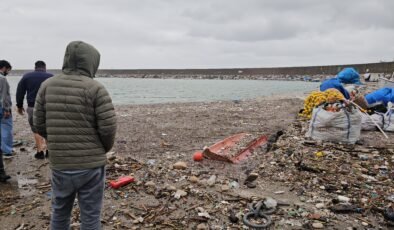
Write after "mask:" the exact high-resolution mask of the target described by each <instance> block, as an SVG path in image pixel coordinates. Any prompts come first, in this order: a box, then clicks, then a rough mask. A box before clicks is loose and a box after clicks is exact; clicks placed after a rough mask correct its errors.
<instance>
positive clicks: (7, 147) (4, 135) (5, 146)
mask: <svg viewBox="0 0 394 230" xmlns="http://www.w3.org/2000/svg"><path fill="white" fill-rule="evenodd" d="M13 141H14V135H13V133H12V115H10V116H9V117H8V118H4V117H2V119H1V151H2V152H3V154H11V153H12V143H13Z"/></svg>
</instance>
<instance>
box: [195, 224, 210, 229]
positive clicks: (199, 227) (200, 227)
mask: <svg viewBox="0 0 394 230" xmlns="http://www.w3.org/2000/svg"><path fill="white" fill-rule="evenodd" d="M206 229H209V227H208V225H206V224H204V223H201V224H199V225H197V230H206Z"/></svg>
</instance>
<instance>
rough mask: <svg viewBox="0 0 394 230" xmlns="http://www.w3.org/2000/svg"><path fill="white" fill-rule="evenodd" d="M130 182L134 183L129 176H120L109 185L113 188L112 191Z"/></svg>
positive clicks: (132, 178)
mask: <svg viewBox="0 0 394 230" xmlns="http://www.w3.org/2000/svg"><path fill="white" fill-rule="evenodd" d="M131 182H134V177H131V176H122V177H119V179H118V180H117V181H110V182H109V185H110V186H111V187H112V188H114V189H118V188H120V187H122V186H125V185H127V184H130V183H131Z"/></svg>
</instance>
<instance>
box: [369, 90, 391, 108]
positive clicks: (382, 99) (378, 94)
mask: <svg viewBox="0 0 394 230" xmlns="http://www.w3.org/2000/svg"><path fill="white" fill-rule="evenodd" d="M393 90H394V89H393V88H381V89H378V90H376V91H374V92H372V93H369V94H367V95H365V99H366V100H367V102H368V105H369V106H374V105H379V104H384V105H385V106H387V103H389V102H392V103H394V91H393Z"/></svg>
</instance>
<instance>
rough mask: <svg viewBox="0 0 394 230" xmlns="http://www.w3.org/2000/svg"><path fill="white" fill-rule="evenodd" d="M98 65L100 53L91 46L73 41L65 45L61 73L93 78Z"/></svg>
mask: <svg viewBox="0 0 394 230" xmlns="http://www.w3.org/2000/svg"><path fill="white" fill-rule="evenodd" d="M99 64H100V53H99V52H98V51H97V50H96V48H94V47H93V46H92V45H89V44H88V43H85V42H82V41H73V42H70V44H68V45H67V48H66V54H65V55H64V61H63V68H62V70H63V73H64V74H68V75H84V76H88V77H91V78H94V75H95V74H96V72H97V69H98V66H99Z"/></svg>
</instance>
